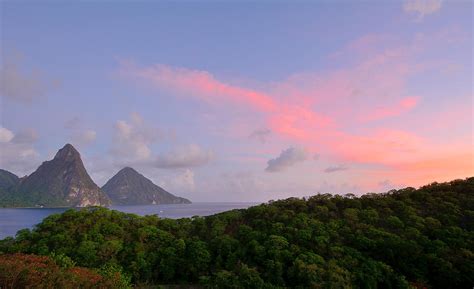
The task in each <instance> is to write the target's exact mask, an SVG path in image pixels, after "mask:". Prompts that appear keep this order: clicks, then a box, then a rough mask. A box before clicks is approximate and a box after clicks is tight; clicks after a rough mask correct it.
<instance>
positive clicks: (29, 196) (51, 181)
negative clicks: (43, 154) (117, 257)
mask: <svg viewBox="0 0 474 289" xmlns="http://www.w3.org/2000/svg"><path fill="white" fill-rule="evenodd" d="M187 203H191V202H190V201H189V200H187V199H184V198H180V197H177V196H174V195H172V194H170V193H168V192H167V191H165V190H164V189H163V188H161V187H159V186H157V185H155V184H154V183H153V182H152V181H151V180H149V179H147V178H146V177H144V176H143V175H142V174H140V173H139V172H137V171H136V170H134V169H132V168H130V167H126V168H123V169H121V170H120V171H119V172H118V173H117V174H116V175H115V176H113V177H112V178H111V179H110V180H109V181H108V182H107V183H106V184H105V185H104V186H103V187H102V188H99V187H98V186H97V185H96V184H95V183H94V181H93V180H92V179H91V177H90V176H89V174H88V173H87V171H86V169H85V167H84V164H83V162H82V159H81V155H80V153H79V152H78V151H77V150H76V149H75V148H74V147H73V146H72V145H71V144H66V145H65V146H64V147H63V148H62V149H60V150H59V151H58V152H57V153H56V155H55V157H54V158H53V159H52V160H50V161H45V162H43V163H42V164H41V165H40V166H39V167H38V169H37V170H36V171H35V172H33V173H32V174H31V175H29V176H26V177H23V178H21V179H20V178H18V177H17V176H16V175H14V174H12V173H10V172H8V171H5V170H1V169H0V207H2V206H3V207H36V206H46V207H86V206H109V205H145V204H187Z"/></svg>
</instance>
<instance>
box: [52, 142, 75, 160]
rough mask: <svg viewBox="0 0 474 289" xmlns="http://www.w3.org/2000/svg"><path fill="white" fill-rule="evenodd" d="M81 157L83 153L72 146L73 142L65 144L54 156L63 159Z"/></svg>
mask: <svg viewBox="0 0 474 289" xmlns="http://www.w3.org/2000/svg"><path fill="white" fill-rule="evenodd" d="M77 158H79V159H80V158H81V154H80V153H79V152H78V151H77V150H76V148H74V146H72V144H69V143H68V144H66V145H65V146H63V148H62V149H60V150H59V151H58V152H57V153H56V155H55V156H54V159H63V160H70V159H77Z"/></svg>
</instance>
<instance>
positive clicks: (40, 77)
mask: <svg viewBox="0 0 474 289" xmlns="http://www.w3.org/2000/svg"><path fill="white" fill-rule="evenodd" d="M21 60H22V57H21V55H20V54H19V53H15V54H13V55H7V56H6V57H5V59H4V60H3V65H2V66H1V67H0V95H2V96H4V97H5V98H7V99H10V100H13V101H17V102H23V103H30V102H32V101H33V100H34V99H38V98H41V97H43V96H45V95H46V93H47V92H49V91H50V90H51V89H53V88H55V87H57V86H58V81H57V80H51V79H50V78H49V77H47V76H46V75H45V74H44V72H41V71H39V70H31V71H28V70H26V69H23V68H22V67H21V65H20V64H21Z"/></svg>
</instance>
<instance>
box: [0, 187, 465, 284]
mask: <svg viewBox="0 0 474 289" xmlns="http://www.w3.org/2000/svg"><path fill="white" fill-rule="evenodd" d="M473 196H474V178H469V179H466V180H456V181H452V182H449V183H441V184H438V183H434V184H430V185H427V186H424V187H421V188H419V189H414V188H405V189H402V190H397V191H395V190H393V191H390V192H387V193H384V194H367V195H364V196H361V197H354V196H353V195H346V196H339V195H335V196H333V195H329V194H319V195H315V196H312V197H309V198H305V199H298V198H289V199H286V200H280V201H271V202H269V203H267V204H262V205H259V206H255V207H251V208H248V209H244V210H233V211H228V212H224V213H221V214H217V215H213V216H209V217H193V218H184V219H178V220H172V219H161V218H159V217H157V216H145V217H140V216H136V215H132V214H125V213H121V212H118V211H113V210H108V209H104V208H88V209H82V210H73V209H71V210H68V211H66V212H64V213H62V214H58V215H51V216H49V217H47V218H46V219H45V220H44V221H43V222H42V223H40V224H39V225H37V226H36V228H35V229H34V230H32V231H30V230H27V229H25V230H21V231H19V232H18V234H17V235H16V238H7V239H4V240H2V241H0V253H1V254H4V255H3V256H10V255H9V254H13V253H16V252H20V253H25V254H36V255H48V256H52V257H51V258H52V259H54V260H59V261H58V262H62V263H64V262H66V263H72V264H74V265H76V266H81V267H88V268H97V270H99V271H100V270H104V266H105V268H109V271H113V272H120V274H121V278H123V279H124V280H123V282H122V283H121V284H126V283H127V282H128V279H127V278H129V279H130V280H131V283H132V284H142V285H143V284H155V285H156V284H199V285H201V286H203V287H205V288H443V289H444V288H472V286H474V232H473V229H474V198H473ZM65 260H66V261H65ZM110 268H112V269H110ZM123 286H124V287H126V285H123Z"/></svg>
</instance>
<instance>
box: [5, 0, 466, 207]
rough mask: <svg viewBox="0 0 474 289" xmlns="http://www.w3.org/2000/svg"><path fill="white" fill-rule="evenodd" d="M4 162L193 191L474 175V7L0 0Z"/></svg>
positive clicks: (275, 189) (359, 185)
mask: <svg viewBox="0 0 474 289" xmlns="http://www.w3.org/2000/svg"><path fill="white" fill-rule="evenodd" d="M0 9H1V11H0V16H1V18H0V33H1V35H0V37H1V45H0V51H1V59H0V60H1V61H0V66H1V68H0V69H1V70H0V75H1V79H0V80H1V81H0V85H1V87H0V95H1V100H0V168H3V169H7V170H9V171H11V172H14V173H16V174H18V175H19V176H24V175H28V174H30V173H31V172H33V171H34V170H35V169H36V168H37V167H38V165H40V164H41V163H42V162H43V161H45V160H49V159H51V158H52V157H54V154H55V153H56V151H57V150H58V149H60V148H61V147H62V146H64V144H66V143H71V144H73V145H74V146H75V147H76V148H77V149H78V150H79V151H80V153H81V156H82V159H83V161H84V164H85V166H86V168H87V170H88V172H89V174H90V175H91V177H92V179H93V180H94V181H95V182H96V183H97V184H98V185H99V186H102V185H103V184H104V183H105V182H106V181H107V180H108V179H109V178H111V177H112V176H113V175H114V174H115V173H116V172H117V171H118V170H120V169H121V168H123V167H125V166H130V167H133V168H135V169H136V170H138V171H139V172H141V173H142V174H143V175H145V176H146V177H148V178H150V179H151V180H152V181H153V182H155V183H156V184H158V185H160V186H162V187H163V188H165V189H166V190H168V191H170V192H171V193H174V194H176V195H179V196H182V197H186V198H189V199H191V200H192V201H241V202H243V201H268V200H271V199H281V198H286V197H291V196H296V197H304V196H309V195H313V194H316V193H339V194H345V193H354V194H357V195H360V194H362V193H366V192H385V191H388V190H391V189H397V188H402V187H406V186H413V187H417V186H420V185H424V184H427V183H431V182H434V181H437V182H442V181H449V180H452V179H456V178H465V177H469V176H473V175H474V149H473V148H474V144H473V137H474V128H473V120H474V118H473V111H474V104H473V96H474V93H473V82H474V81H473V40H472V38H473V24H474V23H473V2H472V1H454V0H453V1H448V0H445V1H442V0H406V1H175V2H165V1H140V2H131V1H130V2H129V1H116V2H112V1H63V2H59V1H54V2H45V1H34V2H33V1H8V0H7V1H2V2H1V3H0Z"/></svg>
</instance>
